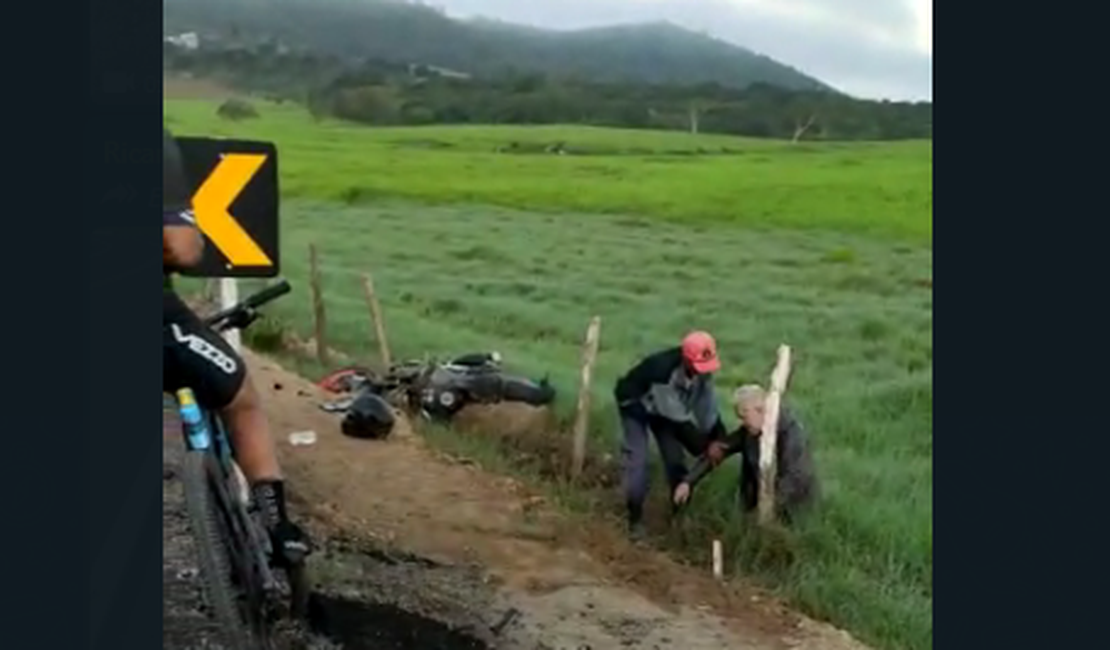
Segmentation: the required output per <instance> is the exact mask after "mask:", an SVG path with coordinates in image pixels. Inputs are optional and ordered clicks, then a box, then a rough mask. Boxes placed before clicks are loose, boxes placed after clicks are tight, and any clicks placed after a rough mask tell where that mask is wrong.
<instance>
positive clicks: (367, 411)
mask: <svg viewBox="0 0 1110 650" xmlns="http://www.w3.org/2000/svg"><path fill="white" fill-rule="evenodd" d="M395 421H396V418H395V417H394V415H393V409H392V408H390V406H389V403H388V402H386V401H385V399H383V398H382V397H381V396H379V395H375V394H374V393H371V392H369V391H363V392H362V393H361V394H360V395H359V396H358V397H356V398H355V400H354V402H352V403H351V406H350V407H349V408H348V409H347V413H346V415H344V416H343V422H342V423H341V425H340V428H341V429H342V431H343V435H345V436H349V437H351V438H362V439H366V440H381V439H383V438H385V437H387V436H388V435H389V434H390V433H391V432H392V431H393V423H394V422H395Z"/></svg>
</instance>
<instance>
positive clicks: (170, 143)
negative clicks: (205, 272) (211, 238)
mask: <svg viewBox="0 0 1110 650" xmlns="http://www.w3.org/2000/svg"><path fill="white" fill-rule="evenodd" d="M191 194H192V193H191V192H190V191H189V183H188V178H187V177H186V174H185V166H184V164H183V161H182V159H181V148H180V147H179V146H178V144H177V141H176V140H175V139H174V138H173V136H172V135H171V134H170V132H169V131H167V130H165V129H163V130H162V263H163V264H164V265H166V266H169V267H171V268H188V267H190V266H193V265H195V264H196V263H197V262H199V261H200V259H201V255H202V254H203V253H204V239H203V237H201V234H200V231H198V230H197V223H196V218H195V217H194V216H193V209H192V196H191Z"/></svg>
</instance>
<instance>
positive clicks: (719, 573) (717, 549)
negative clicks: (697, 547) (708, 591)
mask: <svg viewBox="0 0 1110 650" xmlns="http://www.w3.org/2000/svg"><path fill="white" fill-rule="evenodd" d="M713 577H714V578H716V579H718V580H721V579H723V578H724V577H725V553H724V550H723V549H722V548H721V540H719V539H715V540H713Z"/></svg>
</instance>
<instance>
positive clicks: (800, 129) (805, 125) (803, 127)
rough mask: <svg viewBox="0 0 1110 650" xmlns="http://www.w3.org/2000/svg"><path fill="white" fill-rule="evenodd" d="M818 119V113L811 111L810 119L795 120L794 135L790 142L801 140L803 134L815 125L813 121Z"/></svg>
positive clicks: (794, 142)
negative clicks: (803, 120)
mask: <svg viewBox="0 0 1110 650" xmlns="http://www.w3.org/2000/svg"><path fill="white" fill-rule="evenodd" d="M816 119H817V114H816V113H810V114H809V119H808V120H806V121H805V122H802V121H800V120H799V121H796V122H794V137H793V138H791V139H790V143H791V144H797V143H798V140H801V139H802V136H803V135H805V132H806V131H808V130H809V127H811V126H813V122H814V120H816Z"/></svg>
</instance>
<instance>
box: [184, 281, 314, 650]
mask: <svg viewBox="0 0 1110 650" xmlns="http://www.w3.org/2000/svg"><path fill="white" fill-rule="evenodd" d="M290 291H291V287H290V286H289V283H288V282H286V281H285V280H282V281H280V282H278V283H276V284H274V285H272V286H269V287H267V288H265V289H263V290H261V291H259V292H257V293H255V294H253V295H251V296H249V297H247V298H246V299H245V300H243V301H241V302H240V303H239V304H237V305H234V306H232V307H230V308H228V309H225V310H222V311H220V312H218V313H216V314H213V315H211V316H209V317H207V318H205V319H204V322H205V324H206V325H208V326H209V327H211V328H212V329H214V330H216V331H217V332H225V331H227V330H230V329H238V330H245V329H246V328H247V327H249V326H250V325H251V324H252V323H253V322H254V321H255V320H256V319H257V318H258V316H259V314H258V312H257V309H258V308H259V307H261V306H262V305H263V304H265V303H267V302H270V301H272V300H275V299H277V298H279V297H281V296H283V295H285V294H287V293H289V292H290ZM175 398H176V405H177V410H178V412H179V414H180V416H181V422H182V433H183V434H184V438H185V458H184V462H183V469H182V483H183V484H184V488H185V502H186V508H187V510H188V516H189V522H190V524H191V528H192V532H193V537H194V539H195V540H196V544H197V549H198V555H199V559H200V574H201V579H202V582H203V586H204V594H205V597H206V602H207V604H208V607H209V608H210V609H211V610H212V615H213V616H214V618H215V619H216V621H217V623H218V624H219V627H220V629H221V631H222V634H223V636H224V639H223V640H224V642H225V644H226V646H227V647H228V648H229V649H231V650H270V649H271V648H273V640H272V638H271V623H272V622H273V621H274V620H276V619H277V618H280V617H282V616H286V617H289V618H292V619H300V620H303V619H304V618H305V617H306V616H307V608H308V595H309V587H308V577H307V572H306V569H305V562H304V558H303V557H300V558H289V565H288V568H286V569H285V570H284V571H283V572H282V573H284V574H285V576H284V581H283V580H281V579H279V576H278V575H277V574H276V573H275V571H274V570H272V569H271V567H270V557H271V556H272V553H273V549H272V547H271V544H270V538H269V535H268V534H267V533H266V531H265V529H264V527H263V526H262V522H261V521H260V520H259V518H258V515H257V512H256V510H255V508H254V507H253V505H252V504H251V502H250V496H249V491H248V489H247V486H246V480H245V478H244V477H243V475H242V473H241V471H240V470H239V468H238V466H237V465H236V464H235V461H234V460H233V458H232V450H231V445H230V442H229V438H228V435H227V429H226V427H225V425H224V423H223V421H222V420H221V418H220V416H219V415H218V414H217V413H215V412H212V411H209V410H207V409H205V408H204V407H203V406H201V405H200V404H198V403H197V401H196V397H195V395H194V394H193V391H192V390H191V389H189V388H183V389H181V390H179V391H177V392H176V394H175Z"/></svg>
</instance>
